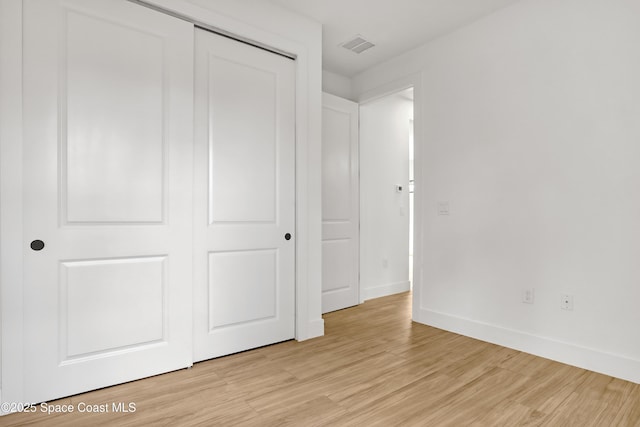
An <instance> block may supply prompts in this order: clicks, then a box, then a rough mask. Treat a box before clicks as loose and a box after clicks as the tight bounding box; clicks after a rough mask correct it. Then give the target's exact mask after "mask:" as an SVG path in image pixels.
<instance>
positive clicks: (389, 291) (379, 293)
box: [362, 280, 410, 301]
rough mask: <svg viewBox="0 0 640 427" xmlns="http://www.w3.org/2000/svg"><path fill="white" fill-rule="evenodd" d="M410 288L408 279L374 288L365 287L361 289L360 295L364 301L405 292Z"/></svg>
mask: <svg viewBox="0 0 640 427" xmlns="http://www.w3.org/2000/svg"><path fill="white" fill-rule="evenodd" d="M409 289H410V284H409V281H408V280H407V281H406V282H396V283H388V284H386V285H382V286H376V287H375V288H365V289H363V290H362V297H363V299H364V301H366V300H369V299H373V298H380V297H386V296H389V295H394V294H399V293H400V292H407V291H408V290H409Z"/></svg>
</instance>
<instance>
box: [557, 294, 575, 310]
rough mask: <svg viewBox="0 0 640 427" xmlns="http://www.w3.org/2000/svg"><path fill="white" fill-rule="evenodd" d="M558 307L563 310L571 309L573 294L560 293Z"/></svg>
mask: <svg viewBox="0 0 640 427" xmlns="http://www.w3.org/2000/svg"><path fill="white" fill-rule="evenodd" d="M560 308H561V309H563V310H573V295H569V294H562V295H561V296H560Z"/></svg>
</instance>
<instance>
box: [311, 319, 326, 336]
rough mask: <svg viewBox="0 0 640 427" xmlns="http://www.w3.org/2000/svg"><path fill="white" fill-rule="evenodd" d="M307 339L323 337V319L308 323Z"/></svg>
mask: <svg viewBox="0 0 640 427" xmlns="http://www.w3.org/2000/svg"><path fill="white" fill-rule="evenodd" d="M308 332H309V338H315V337H321V336H323V335H324V319H316V320H312V321H311V322H309V330H308Z"/></svg>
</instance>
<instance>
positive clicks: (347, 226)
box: [322, 93, 360, 313]
mask: <svg viewBox="0 0 640 427" xmlns="http://www.w3.org/2000/svg"><path fill="white" fill-rule="evenodd" d="M322 96H323V97H322V106H323V108H322V312H323V313H327V312H329V311H334V310H340V309H342V308H346V307H351V306H354V305H357V304H359V302H360V296H359V286H358V285H359V284H358V281H359V264H360V263H359V259H360V255H359V239H360V237H359V236H360V234H359V216H360V214H359V211H360V207H359V206H360V202H359V181H358V176H359V172H358V165H359V162H358V104H356V103H355V102H351V101H348V100H346V99H343V98H339V97H337V96H333V95H330V94H327V93H324V94H323V95H322Z"/></svg>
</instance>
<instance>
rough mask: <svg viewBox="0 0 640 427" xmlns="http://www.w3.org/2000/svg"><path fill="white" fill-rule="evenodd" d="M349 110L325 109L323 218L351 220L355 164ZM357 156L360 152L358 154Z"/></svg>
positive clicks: (323, 126) (323, 116)
mask: <svg viewBox="0 0 640 427" xmlns="http://www.w3.org/2000/svg"><path fill="white" fill-rule="evenodd" d="M352 120H353V117H352V116H351V114H350V112H349V111H340V110H337V109H333V108H329V107H325V108H324V109H323V115H322V122H323V124H322V131H323V134H322V219H323V221H349V220H350V219H351V203H350V202H351V200H352V198H353V194H351V192H352V185H351V179H352V175H353V173H352V170H351V167H352V164H353V159H352V158H351V155H352V153H351V151H352V150H351V144H352V141H351V126H352V123H351V122H352ZM356 154H357V153H356Z"/></svg>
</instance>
